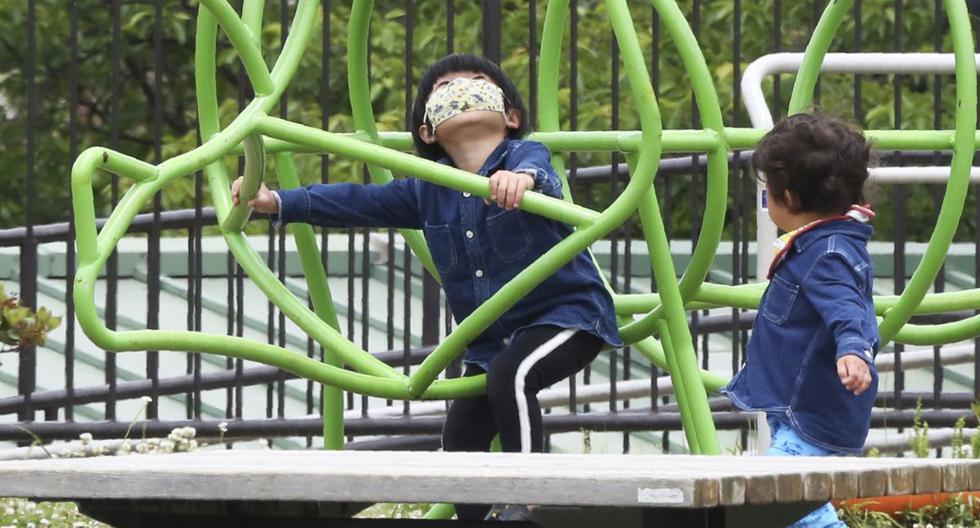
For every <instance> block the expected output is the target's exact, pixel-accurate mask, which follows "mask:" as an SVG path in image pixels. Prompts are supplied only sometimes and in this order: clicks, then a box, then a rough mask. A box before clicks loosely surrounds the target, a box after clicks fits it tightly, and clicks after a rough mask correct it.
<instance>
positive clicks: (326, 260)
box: [310, 0, 343, 415]
mask: <svg viewBox="0 0 980 528" xmlns="http://www.w3.org/2000/svg"><path fill="white" fill-rule="evenodd" d="M332 9H333V4H332V2H331V1H330V0H324V2H323V42H322V46H321V48H322V55H321V56H320V63H321V64H322V65H323V68H322V70H321V71H320V128H322V129H323V130H330V99H329V97H328V95H329V94H330V72H331V71H332V70H331V68H330V59H331V58H332V56H331V55H332V54H331V51H332V49H333V48H332V46H331V43H330V37H331V35H332V32H331V31H330V13H331V11H332ZM320 183H324V184H326V183H330V155H329V154H321V155H320ZM329 241H330V233H329V231H328V230H327V228H320V259H321V261H322V262H323V272H324V273H325V274H326V275H327V280H328V281H329V280H330V267H329V264H330V242H329ZM317 348H319V350H320V361H323V362H325V361H326V360H327V356H326V351H325V350H324V348H323V346H321V345H317ZM311 387H312V385H311ZM311 390H312V389H311ZM328 400H329V401H328ZM320 402H321V404H320V405H321V411H320V414H321V415H326V414H327V408H328V407H331V406H332V407H333V408H338V407H342V406H343V393H342V392H340V391H337V390H335V389H332V388H328V387H326V386H324V385H320ZM310 412H312V409H310Z"/></svg>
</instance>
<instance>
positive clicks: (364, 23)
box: [347, 0, 486, 282]
mask: <svg viewBox="0 0 980 528" xmlns="http://www.w3.org/2000/svg"><path fill="white" fill-rule="evenodd" d="M373 6H374V0H354V6H353V8H352V9H351V20H350V26H349V27H348V31H347V35H348V37H347V85H348V88H349V89H348V93H349V94H350V104H351V115H352V116H353V118H354V126H356V127H357V129H358V130H359V131H362V132H365V133H366V134H367V136H368V138H369V140H370V141H372V142H373V143H378V142H379V139H378V128H377V125H376V124H375V121H374V109H372V108H371V84H370V80H369V78H368V46H369V44H370V42H369V38H368V37H369V34H370V27H371V8H372V7H373ZM368 173H369V174H370V175H371V181H373V182H374V183H376V184H385V183H388V182H390V181H391V180H392V176H391V172H390V171H388V170H387V169H384V168H382V167H378V166H375V165H368ZM407 174H412V175H413V176H414V175H416V174H415V173H407ZM484 185H486V182H484ZM398 232H399V233H400V234H401V235H402V238H404V239H405V243H406V244H408V247H409V248H411V249H412V252H413V253H415V256H417V257H418V259H419V262H421V263H422V265H423V266H425V269H427V270H428V271H429V273H431V274H432V276H433V277H435V279H436V280H437V281H440V282H442V280H441V279H440V278H439V272H438V270H436V267H435V264H433V263H432V254H431V253H430V252H429V246H428V245H427V244H426V242H425V237H423V236H422V233H420V232H419V231H417V230H412V229H399V230H398Z"/></svg>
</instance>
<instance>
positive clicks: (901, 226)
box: [892, 0, 906, 409]
mask: <svg viewBox="0 0 980 528" xmlns="http://www.w3.org/2000/svg"><path fill="white" fill-rule="evenodd" d="M894 9H895V26H894V31H895V34H894V37H893V39H894V40H893V48H894V51H895V52H896V53H900V52H901V51H902V1H901V0H895V4H894ZM901 79H902V77H901V76H900V75H895V77H894V80H893V83H892V97H893V99H894V101H893V104H894V106H893V108H894V110H893V111H894V114H895V122H894V127H895V128H896V129H901V128H902V85H901ZM895 154H896V158H897V159H898V160H899V163H901V159H902V158H901V156H899V155H898V154H900V153H898V152H896V153H895ZM892 200H893V201H894V207H895V240H894V244H895V250H894V252H893V253H892V254H893V255H894V256H893V269H894V272H893V273H892V279H893V281H894V283H895V285H894V286H895V290H894V291H895V293H896V294H901V293H902V291H904V290H905V236H906V232H905V186H904V185H895V186H894V190H893V192H892ZM894 347H895V378H894V394H895V407H896V409H901V408H902V398H901V395H902V391H904V390H905V373H904V371H903V370H902V352H903V351H904V350H905V346H904V345H902V344H901V343H895V344H894Z"/></svg>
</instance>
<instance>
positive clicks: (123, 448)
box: [116, 440, 133, 455]
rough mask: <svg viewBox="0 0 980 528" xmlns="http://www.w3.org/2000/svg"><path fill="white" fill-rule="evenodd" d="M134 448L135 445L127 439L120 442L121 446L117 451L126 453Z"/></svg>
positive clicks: (122, 453)
mask: <svg viewBox="0 0 980 528" xmlns="http://www.w3.org/2000/svg"><path fill="white" fill-rule="evenodd" d="M132 450H133V446H131V445H130V444H129V440H126V441H124V442H123V443H121V444H119V448H118V449H116V453H119V454H121V455H125V454H128V453H130V452H131V451H132Z"/></svg>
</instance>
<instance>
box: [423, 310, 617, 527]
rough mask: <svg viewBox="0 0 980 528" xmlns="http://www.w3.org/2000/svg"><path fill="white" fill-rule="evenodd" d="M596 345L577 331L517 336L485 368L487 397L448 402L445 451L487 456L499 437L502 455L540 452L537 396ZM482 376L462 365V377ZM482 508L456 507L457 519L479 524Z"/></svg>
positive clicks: (598, 345) (545, 329)
mask: <svg viewBox="0 0 980 528" xmlns="http://www.w3.org/2000/svg"><path fill="white" fill-rule="evenodd" d="M602 343H603V342H602V340H601V339H599V338H598V337H596V336H594V335H592V334H590V333H588V332H583V331H580V330H574V329H568V330H566V329H563V328H559V327H556V326H535V327H531V328H529V329H527V330H524V331H523V332H521V333H519V334H518V335H517V337H516V338H515V339H514V340H513V342H511V344H510V345H509V346H508V347H507V348H505V349H504V350H503V351H501V352H500V354H498V355H497V357H495V358H494V359H493V361H492V362H491V363H490V370H489V372H487V393H486V394H482V395H480V396H473V397H470V398H459V399H457V400H456V401H454V402H453V404H452V406H451V407H450V408H449V413H448V414H447V416H446V425H445V427H444V428H443V430H442V447H443V449H444V450H446V451H471V452H473V451H475V452H480V451H488V450H489V449H490V442H491V441H492V440H493V437H494V436H495V435H496V434H498V433H499V434H500V445H501V448H502V449H503V451H505V452H512V453H520V452H525V453H530V452H534V453H540V452H541V451H543V450H544V433H543V428H542V424H541V407H540V405H538V398H537V394H538V391H540V390H541V389H544V388H545V387H548V386H550V385H553V384H555V383H557V382H559V381H561V380H563V379H565V378H567V377H569V376H572V375H573V374H575V373H576V372H578V371H580V370H582V369H583V368H585V366H586V365H588V364H589V363H590V362H592V360H593V359H595V357H596V356H597V355H598V354H599V351H600V350H601V349H602ZM479 374H483V369H482V368H480V367H478V366H476V365H468V366H467V368H466V373H465V374H464V376H476V375H479ZM487 510H489V506H488V505H475V504H471V505H465V504H459V505H457V506H456V513H457V515H458V516H459V518H460V519H462V520H477V519H482V518H483V516H484V515H485V514H486V512H487Z"/></svg>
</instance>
